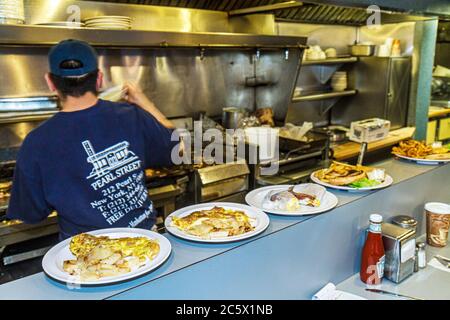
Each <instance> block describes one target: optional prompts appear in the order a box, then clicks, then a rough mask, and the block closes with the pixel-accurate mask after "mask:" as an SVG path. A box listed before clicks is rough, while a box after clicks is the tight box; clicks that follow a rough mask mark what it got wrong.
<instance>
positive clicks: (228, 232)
mask: <svg viewBox="0 0 450 320" xmlns="http://www.w3.org/2000/svg"><path fill="white" fill-rule="evenodd" d="M269 222H270V220H269V217H268V216H267V214H265V213H264V212H263V211H262V210H260V209H257V208H253V207H250V206H247V205H244V204H238V203H231V202H210V203H202V204H196V205H192V206H188V207H185V208H182V209H179V210H177V211H175V212H173V213H172V214H170V215H169V216H168V217H167V218H166V220H165V221H164V224H165V227H166V230H167V231H168V232H169V233H171V234H172V235H174V236H176V237H179V238H182V239H185V240H190V241H196V242H205V243H224V242H233V241H240V240H244V239H248V238H251V237H254V236H256V235H258V234H260V233H262V232H263V231H264V230H266V229H267V227H268V226H269ZM212 225H214V227H211V226H212Z"/></svg>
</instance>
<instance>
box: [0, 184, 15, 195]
mask: <svg viewBox="0 0 450 320" xmlns="http://www.w3.org/2000/svg"><path fill="white" fill-rule="evenodd" d="M11 185H12V182H11V181H7V182H0V199H4V198H9V196H10V191H11Z"/></svg>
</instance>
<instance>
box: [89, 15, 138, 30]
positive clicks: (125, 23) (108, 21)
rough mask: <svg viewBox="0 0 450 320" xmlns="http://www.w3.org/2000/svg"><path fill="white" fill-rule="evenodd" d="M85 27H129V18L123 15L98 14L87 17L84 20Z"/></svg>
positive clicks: (121, 28)
mask: <svg viewBox="0 0 450 320" xmlns="http://www.w3.org/2000/svg"><path fill="white" fill-rule="evenodd" d="M84 23H85V26H86V27H87V28H96V29H119V30H127V29H131V18H130V17H125V16H98V17H92V18H87V19H86V20H85V21H84Z"/></svg>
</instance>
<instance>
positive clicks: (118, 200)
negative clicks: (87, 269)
mask: <svg viewBox="0 0 450 320" xmlns="http://www.w3.org/2000/svg"><path fill="white" fill-rule="evenodd" d="M171 134H172V130H170V129H167V128H165V127H164V126H162V125H161V124H160V123H159V122H158V121H157V120H156V119H155V118H153V116H152V115H150V114H149V113H148V112H146V111H144V110H142V109H141V108H139V107H137V106H134V105H130V104H125V103H123V104H120V103H113V102H109V101H104V100H99V101H98V103H97V104H96V105H95V106H92V107H90V108H88V109H84V110H80V111H75V112H60V113H58V114H56V115H55V116H53V117H52V118H51V119H49V120H47V121H46V122H44V123H43V124H42V125H40V126H39V127H38V128H37V129H35V130H33V131H32V132H30V134H28V136H27V137H26V139H25V140H24V142H23V144H22V147H21V149H20V151H19V154H18V157H17V164H16V168H15V172H14V182H13V186H12V192H11V199H10V202H9V207H8V212H7V217H8V218H11V219H19V220H22V221H24V222H25V223H37V222H40V221H42V220H44V219H46V217H47V216H48V215H49V214H50V213H51V212H52V211H53V210H56V211H57V213H58V223H59V228H60V238H61V239H65V238H68V237H70V236H73V235H76V234H78V233H81V232H86V231H90V230H95V229H101V228H115V227H139V228H146V229H149V228H151V226H152V225H153V224H154V222H155V219H156V217H155V211H154V210H153V206H152V202H151V200H150V199H149V197H148V193H147V189H146V186H145V174H144V169H145V168H147V167H158V166H168V165H171V164H172V162H171V152H172V149H173V148H174V147H175V146H176V145H177V142H173V141H171Z"/></svg>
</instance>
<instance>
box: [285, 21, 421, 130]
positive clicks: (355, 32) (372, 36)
mask: <svg viewBox="0 0 450 320" xmlns="http://www.w3.org/2000/svg"><path fill="white" fill-rule="evenodd" d="M415 26H416V22H402V23H397V24H385V25H381V26H379V27H378V28H368V27H367V26H362V27H351V26H335V25H313V24H297V23H281V22H280V23H277V32H278V34H280V35H291V36H293V35H296V36H298V35H303V36H307V37H308V45H320V46H321V47H322V49H326V48H328V47H334V48H336V50H337V53H338V55H343V54H349V50H348V45H351V44H353V43H354V42H355V41H361V42H364V41H370V42H373V43H374V44H382V43H383V42H384V41H385V39H386V38H387V37H392V38H396V39H400V41H401V44H402V52H403V53H404V54H405V55H406V56H411V57H412V64H413V68H412V69H411V70H412V71H411V83H412V85H413V86H414V84H415V83H416V82H417V76H418V64H419V60H420V55H419V52H420V51H419V50H414V44H415V43H418V44H420V37H415V36H416V34H415ZM356 63H358V62H356ZM353 66H354V65H353V64H348V65H335V66H322V67H321V66H317V65H309V66H302V67H301V71H300V74H299V76H298V81H297V83H296V86H297V87H300V88H303V92H308V91H325V90H327V89H328V88H327V86H326V85H325V84H324V83H323V79H322V75H323V74H325V75H326V74H328V73H330V72H334V71H335V70H337V69H340V70H347V71H351V70H352V68H353ZM333 68H334V69H333ZM383 72H384V71H383V70H374V72H372V74H370V75H368V76H370V77H374V78H380V79H381V78H383V79H384V78H385V74H383ZM351 78H352V75H351V73H350V74H349V88H351V89H357V90H360V92H364V91H371V92H377V90H381V89H382V88H381V87H378V88H377V87H370V88H361V87H358V86H355V84H354V81H353V80H352V79H351ZM381 93H382V92H381ZM382 94H384V93H382ZM358 98H360V97H358V96H354V97H345V98H342V99H341V100H340V101H339V102H338V103H337V104H336V105H335V107H333V108H336V109H337V108H339V107H342V106H345V105H349V104H352V103H351V102H352V100H355V99H358ZM334 102H335V101H332V100H324V101H303V102H296V103H291V104H290V105H289V107H288V111H287V117H286V122H292V123H296V124H301V123H303V122H304V121H310V122H313V123H314V124H315V125H316V126H322V125H327V124H329V122H330V121H331V122H334V123H340V118H349V117H351V118H352V119H363V118H365V117H367V108H359V107H352V108H346V109H345V110H337V111H340V112H336V114H337V115H338V116H337V117H338V119H332V116H331V113H330V111H328V112H324V111H326V109H327V108H328V107H329V106H330V105H331V104H332V103H334ZM410 108H411V109H412V111H411V114H414V113H415V112H414V110H415V98H414V91H412V93H411V96H410V98H409V106H408V108H405V109H410ZM408 125H413V126H414V125H415V117H410V118H409V119H408Z"/></svg>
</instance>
